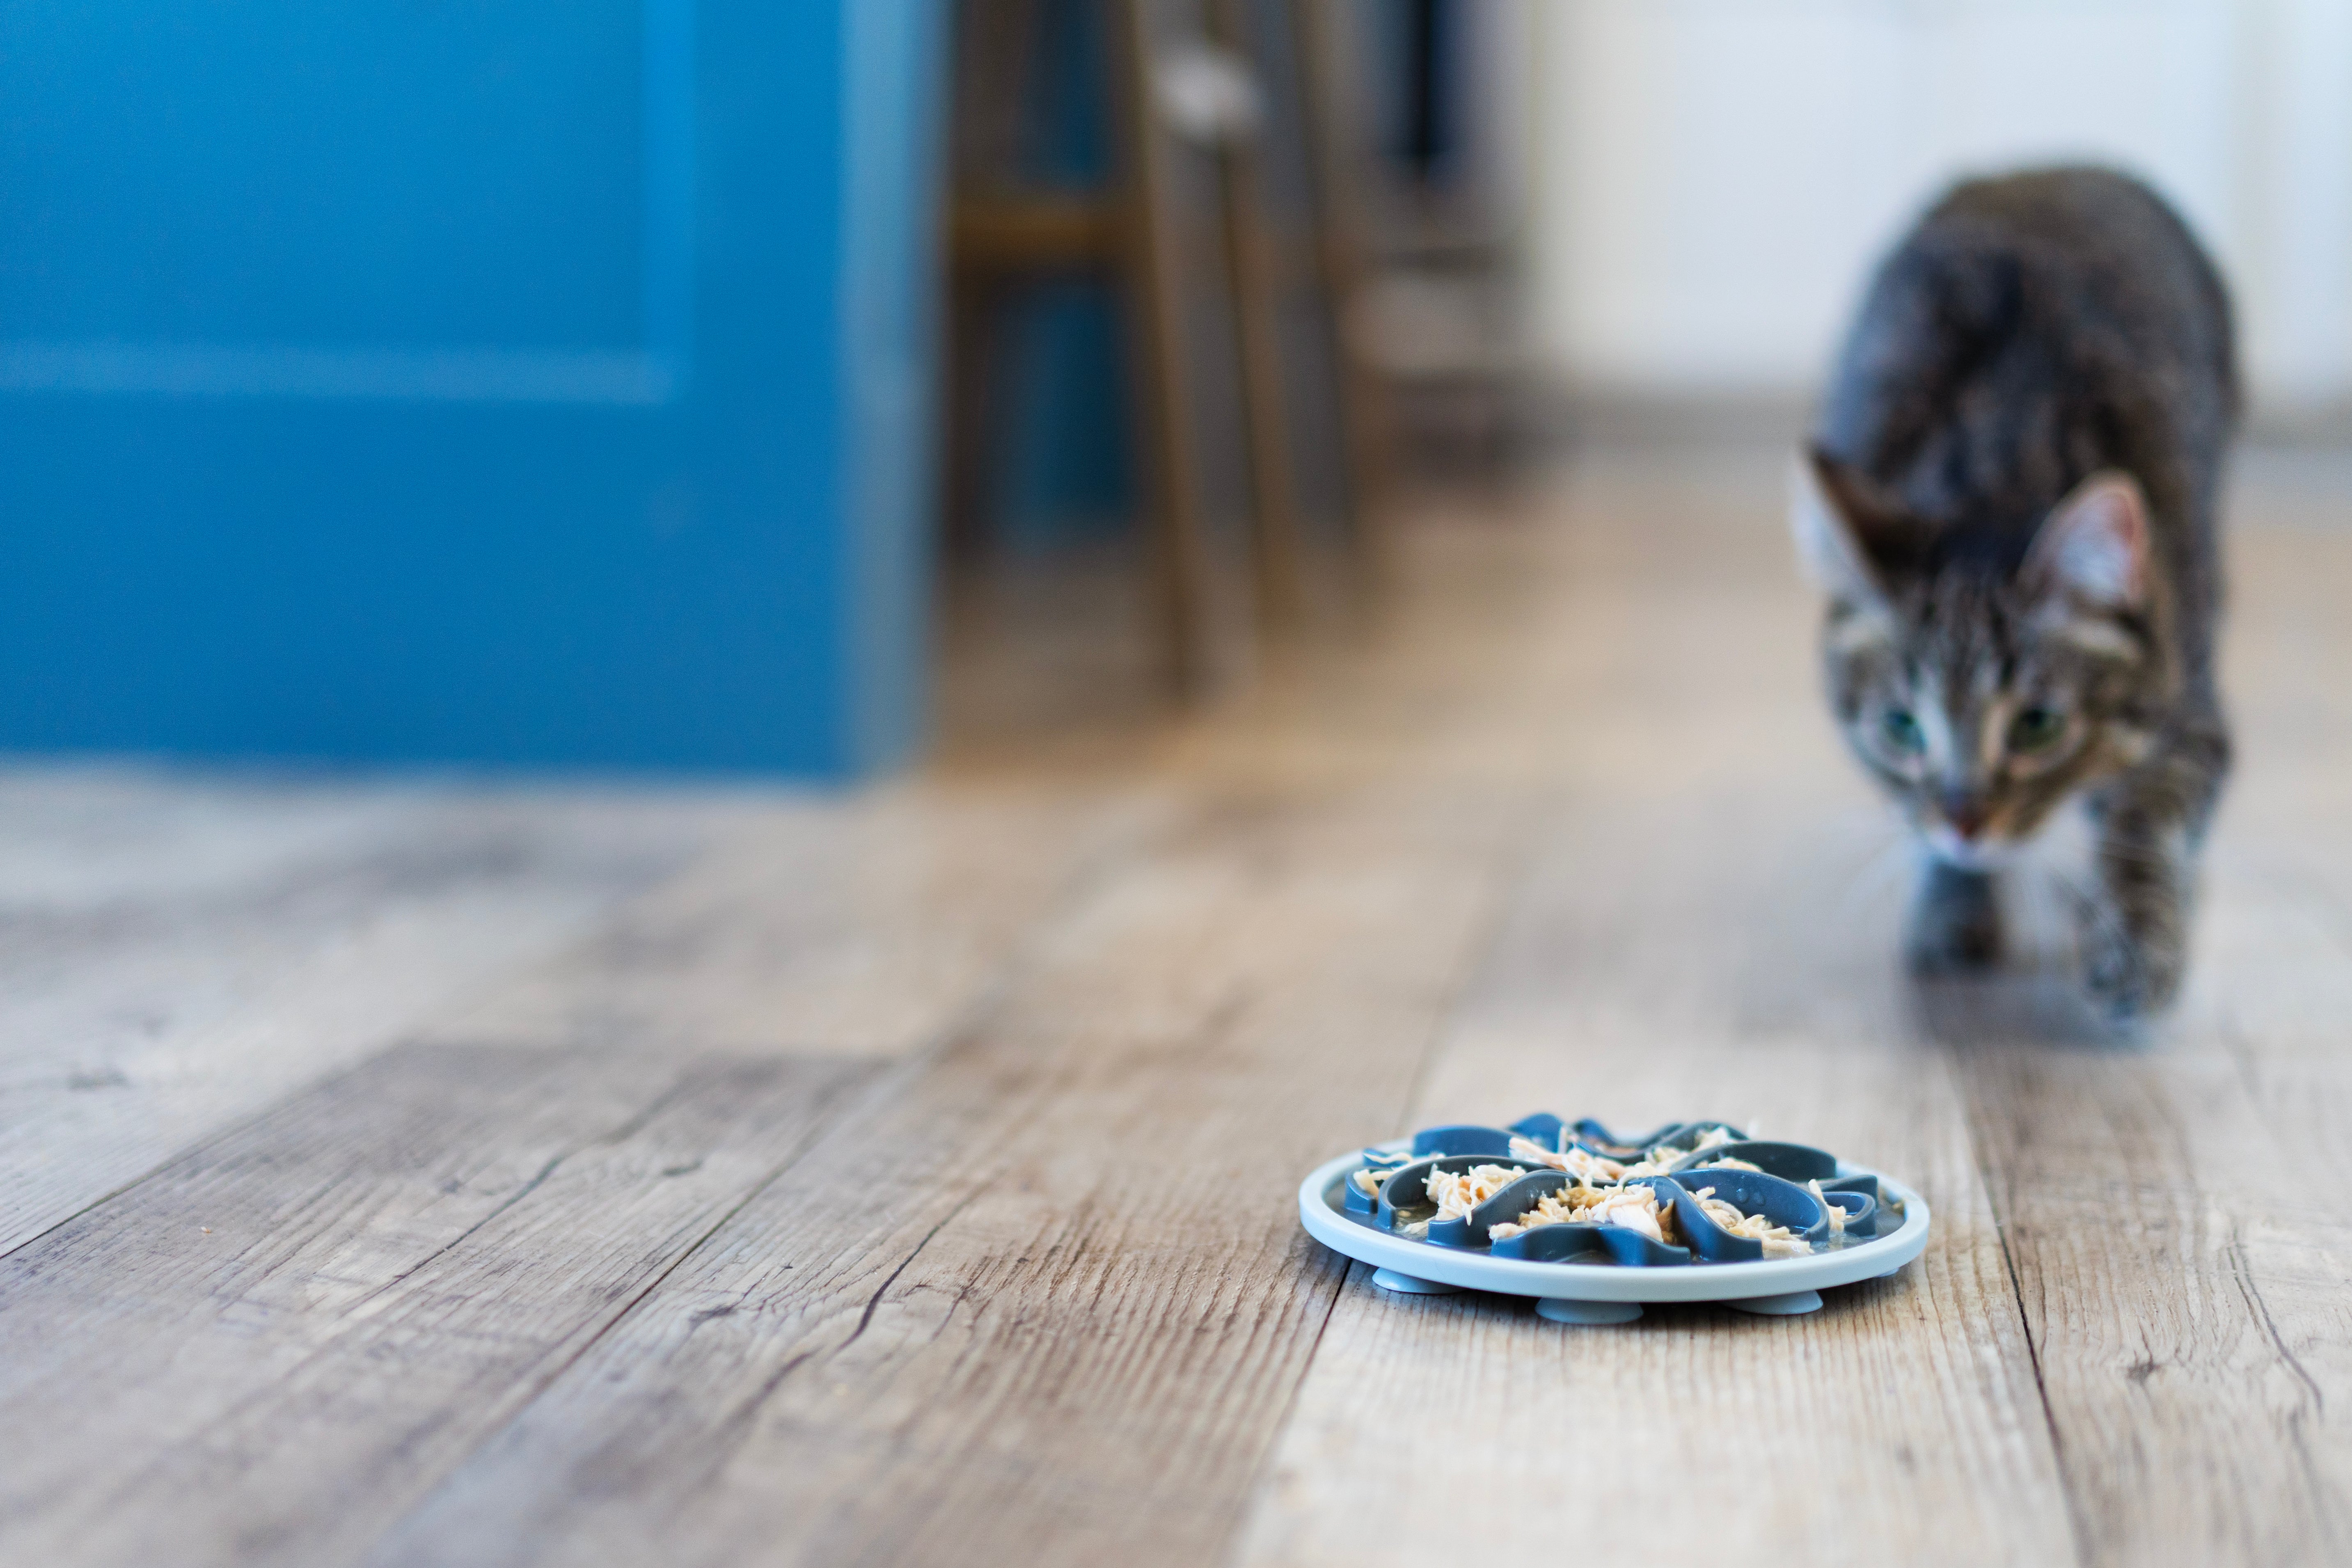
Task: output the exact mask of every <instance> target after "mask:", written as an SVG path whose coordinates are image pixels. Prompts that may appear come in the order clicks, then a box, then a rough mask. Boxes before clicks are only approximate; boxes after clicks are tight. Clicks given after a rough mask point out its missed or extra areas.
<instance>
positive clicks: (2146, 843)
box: [2081, 711, 2230, 1024]
mask: <svg viewBox="0 0 2352 1568" xmlns="http://www.w3.org/2000/svg"><path fill="white" fill-rule="evenodd" d="M2229 770H2230V737H2229V731H2227V729H2225V728H2224V727H2223V724H2222V722H2221V717H2220V715H2219V714H2218V713H2216V712H2211V711H2208V712H2206V713H2204V714H2202V715H2200V716H2199V717H2197V718H2195V719H2193V720H2191V721H2189V722H2187V723H2184V724H2182V725H2181V726H2180V727H2179V729H2177V730H2176V731H2174V732H2173V737H2172V739H2171V741H2170V742H2168V744H2167V745H2166V746H2165V747H2164V748H2163V749H2162V750H2161V751H2160V752H2158V756H2157V757H2156V758H2155V759H2154V760H2153V761H2152V762H2150V763H2147V764H2144V765H2142V766H2141V767H2140V768H2138V769H2137V770H2136V771H2135V772H2134V773H2132V774H2129V775H2127V776H2126V779H2125V781H2124V782H2123V783H2121V784H2119V785H2118V786H2116V787H2115V788H2114V789H2112V790H2111V791H2109V792H2108V793H2107V794H2106V795H2105V797H2104V798H2096V799H2095V800H2094V802H2093V805H2092V813H2091V815H2092V820H2093V822H2094V824H2095V826H2096V829H2097V840H2096V849H2095V872H2096V876H2095V884H2094V887H2093V889H2092V890H2091V892H2090V894H2089V896H2088V897H2086V898H2085V899H2084V900H2083V904H2082V910H2081V937H2082V949H2083V984H2084V988H2085V989H2087V990H2088V991H2089V993H2090V994H2091V999H2092V1001H2093V1002H2095V1004H2097V1005H2099V1006H2100V1007H2102V1008H2103V1009H2104V1010H2105V1012H2106V1014H2107V1015H2108V1016H2109V1017H2111V1018H2112V1019H2114V1020H2115V1021H2116V1022H2117V1023H2122V1024H2130V1023H2136V1022H2137V1021H2138V1020H2140V1019H2143V1018H2146V1017H2148V1016H2151V1015H2153V1014H2157V1013H2160V1012H2162V1011H2164V1010H2165V1009H2166V1008H2167V1007H2168V1006H2170V1005H2172V1002H2173V999H2174V998H2175V997H2176V996H2178V995H2179V992H2180V983H2181V979H2182V977H2183V976H2184V975H2185V974H2186V973H2188V968H2189V912H2190V904H2191V900H2192V897H2193V895H2194V893H2195V891H2196V879H2197V856H2198V852H2199V848H2200V845H2201V844H2202V842H2203V839H2204V837H2205V825H2206V823H2207V821H2208V819H2209V818H2210V816H2211V815H2212V810H2213V803H2214V801H2215V800H2216V799H2217V798H2218V797H2219V795H2221V783H2222V780H2223V779H2224V778H2225V777H2227V776H2228V773H2229Z"/></svg>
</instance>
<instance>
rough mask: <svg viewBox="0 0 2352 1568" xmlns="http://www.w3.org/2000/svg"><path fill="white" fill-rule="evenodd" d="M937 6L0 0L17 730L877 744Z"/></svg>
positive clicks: (915, 310)
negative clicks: (4, 1) (1, 1)
mask: <svg viewBox="0 0 2352 1568" xmlns="http://www.w3.org/2000/svg"><path fill="white" fill-rule="evenodd" d="M940 11H941V6H940V0H337V3H334V4H327V5H321V4H319V3H317V0H8V3H7V4H6V5H0V747H5V748H7V749H12V750H26V749H35V750H59V749H63V750H75V751H87V750H127V751H137V752H187V753H197V754H215V755H231V754H244V755H278V756H298V757H329V758H350V759H379V760H388V759H404V760H405V759H415V760H450V761H490V762H500V763H530V764H575V763H585V764H603V765H623V766H649V767H689V768H703V767H719V768H745V769H759V770H771V771H782V772H791V773H811V774H840V773H851V772H856V771H858V770H860V769H863V768H866V767H869V766H872V765H876V764H877V763H884V762H887V761H888V760H889V759H891V758H892V757H894V756H896V755H898V754H899V753H900V752H902V751H903V750H904V749H905V747H906V746H907V745H908V743H909V741H910V739H911V738H912V736H913V734H914V733H915V731H916V727H917V716H918V714H919V707H920V701H919V688H920V680H919V672H920V668H921V663H922V657H921V641H922V637H921V631H922V627H923V625H924V619H925V617H924V616H923V613H922V600H923V587H924V584H923V572H922V566H923V563H924V560H925V556H926V550H925V536H926V531H927V522H926V513H927V510H928V500H927V489H926V486H927V483H928V475H929V470H930V464H929V427H930V419H929V406H930V398H929V343H930V338H931V331H930V321H929V310H930V305H929V301H930V298H931V294H932V285H931V268H930V264H929V233H930V218H931V213H932V211H933V208H934V200H933V191H932V165H933V162H934V160H933V155H932V147H931V142H932V139H933V135H934V132H935V129H936V127H937V124H938V122H939V120H940V115H939V113H938V106H939V95H940V78H941V72H940V53H941V49H942V45H943V40H942V34H943V19H942V17H941V15H940Z"/></svg>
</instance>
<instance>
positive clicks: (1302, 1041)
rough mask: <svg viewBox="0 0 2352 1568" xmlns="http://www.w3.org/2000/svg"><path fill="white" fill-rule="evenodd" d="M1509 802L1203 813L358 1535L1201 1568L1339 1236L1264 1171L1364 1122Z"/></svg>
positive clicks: (1273, 1412)
mask: <svg viewBox="0 0 2352 1568" xmlns="http://www.w3.org/2000/svg"><path fill="white" fill-rule="evenodd" d="M1507 821H1508V816H1507V813H1497V812H1496V811H1494V810H1490V809H1481V803H1478V802H1475V801H1473V800H1458V799H1452V798H1447V799H1444V800H1439V801H1430V800H1427V799H1424V798H1414V797H1411V796H1408V797H1407V798H1404V799H1401V800H1391V799H1382V798H1373V799H1367V800H1353V801H1347V800H1342V801H1318V802H1316V803H1313V804H1312V805H1301V804H1298V803H1295V802H1292V803H1278V802H1277V803H1266V804H1259V805H1232V806H1229V807H1227V808H1226V809H1224V810H1223V811H1221V812H1212V813H1210V814H1208V815H1207V816H1206V817H1205V818H1204V819H1203V820H1202V822H1200V823H1199V824H1196V825H1194V826H1192V827H1191V828H1190V829H1188V830H1187V831H1185V832H1182V833H1180V834H1178V835H1175V836H1174V837H1172V838H1171V841H1169V842H1168V843H1166V844H1164V845H1161V846H1160V847H1155V849H1154V850H1153V851H1152V852H1151V853H1150V854H1148V855H1146V856H1144V857H1143V858H1141V859H1140V860H1139V863H1137V864H1136V865H1134V866H1132V867H1130V868H1128V869H1127V871H1126V872H1125V874H1123V875H1122V876H1121V877H1119V878H1118V879H1116V881H1115V882H1113V883H1111V884H1109V885H1107V886H1106V887H1104V888H1103V889H1101V891H1100V892H1099V894H1098V895H1097V897H1096V898H1095V899H1093V900H1089V901H1088V902H1087V904H1086V905H1084V906H1083V907H1082V908H1080V909H1079V910H1076V911H1075V912H1074V914H1073V915H1072V917H1071V918H1070V920H1069V921H1068V922H1067V924H1066V926H1064V927H1063V928H1062V929H1060V930H1059V931H1057V932H1056V933H1055V936H1054V939H1053V940H1052V942H1050V943H1049V944H1048V945H1047V946H1046V948H1045V952H1043V953H1042V954H1041V955H1040V956H1039V958H1038V960H1037V962H1036V964H1035V967H1034V970H1033V971H1032V972H1031V973H1028V974H1026V975H1024V977H1022V978H1021V979H1020V980H1018V981H1017V982H1016V983H1015V984H1014V985H1013V987H1012V988H1011V989H1010V990H1009V991H1008V993H1007V994H1006V996H1005V997H1004V999H1003V1002H1002V1004H1001V1005H999V1006H998V1007H997V1008H996V1009H994V1010H993V1011H992V1013H991V1014H990V1016H988V1017H986V1018H985V1019H984V1020H983V1021H982V1022H981V1023H980V1024H979V1025H978V1026H976V1027H975V1028H974V1029H973V1030H972V1031H971V1034H970V1035H969V1036H968V1037H966V1038H964V1039H962V1040H960V1041H959V1042H957V1043H956V1044H955V1045H954V1046H953V1047H951V1048H950V1050H949V1051H948V1052H947V1053H946V1054H945V1055H944V1056H943V1057H942V1058H940V1060H939V1062H938V1063H937V1065H936V1066H935V1067H934V1068H931V1069H930V1070H929V1071H928V1072H926V1073H924V1074H923V1075H921V1076H920V1077H919V1078H918V1079H915V1080H913V1081H912V1082H910V1083H909V1084H908V1087H907V1088H906V1089H905V1091H904V1092H903V1093H900V1094H896V1095H893V1096H891V1097H890V1098H888V1099H887V1100H882V1101H879V1102H877V1104H876V1106H875V1107H874V1109H873V1111H872V1113H871V1114H870V1115H868V1116H862V1117H859V1118H856V1119H854V1120H851V1121H847V1122H845V1124H844V1125H842V1126H841V1127H839V1128H838V1129H836V1130H835V1131H834V1132H833V1133H832V1134H831V1135H830V1136H828V1138H827V1139H826V1140H825V1141H824V1142H823V1143H821V1144H820V1145H818V1146H817V1147H816V1148H815V1149H814V1150H813V1151H812V1152H810V1153H809V1154H808V1155H807V1156H806V1157H805V1158H804V1159H803V1160H802V1161H801V1162H800V1163H799V1164H798V1165H796V1166H795V1167H794V1168H793V1171H791V1172H789V1173H786V1175H785V1176H784V1177H783V1178H782V1179H781V1180H779V1181H778V1182H777V1183H776V1184H774V1185H773V1186H772V1187H771V1188H770V1189H768V1190H767V1191H766V1192H765V1193H763V1194H761V1197H760V1198H759V1199H757V1200H756V1201H754V1202H753V1203H752V1204H751V1205H749V1206H748V1207H747V1208H746V1209H745V1210H744V1211H743V1213H742V1214H741V1215H738V1216H737V1217H736V1218H735V1219H734V1220H733V1221H731V1222H730V1224H729V1225H728V1226H726V1227H725V1228H724V1229H723V1230H722V1231H721V1232H720V1233H719V1235H718V1236H716V1237H713V1238H712V1240H711V1242H710V1243H709V1246H707V1247H704V1248H703V1249H702V1251H701V1252H699V1253H698V1254H697V1255H696V1257H695V1258H693V1259H691V1260H690V1261H689V1262H688V1264H687V1265H686V1266H685V1267H683V1268H680V1269H678V1270H677V1273H675V1274H674V1275H672V1276H671V1277H670V1278H669V1279H667V1280H666V1281H665V1282H664V1283H663V1285H662V1287H661V1288H660V1289H659V1290H657V1291H656V1293H655V1294H654V1295H653V1296H652V1297H650V1298H649V1299H648V1300H646V1303H645V1304H644V1305H643V1306H642V1307H640V1308H639V1309H638V1310H636V1311H635V1312H634V1313H632V1314H631V1315H630V1317H629V1318H628V1320H627V1321H625V1323H623V1324H622V1325H621V1326H620V1327H619V1328H618V1329H617V1330H616V1331H614V1332H613V1333H612V1334H610V1335H608V1336H606V1338H605V1339H604V1340H603V1341H602V1342H599V1344H598V1345H597V1346H596V1347H595V1349H594V1350H593V1352H590V1353H589V1354H588V1355H586V1356H584V1357H583V1358H582V1360H581V1361H580V1363H578V1364H577V1365H576V1366H574V1367H573V1368H572V1369H571V1370H570V1371H569V1372H568V1373H566V1375H565V1376H564V1377H563V1378H562V1380H561V1381H560V1383H559V1384H558V1385H557V1386H556V1387H554V1388H552V1389H551V1390H550V1391H549V1393H548V1394H546V1395H545V1396H544V1397H542V1398H541V1399H540V1400H539V1401H538V1402H537V1403H536V1404H535V1405H533V1406H532V1407H531V1409H530V1411H529V1412H528V1413H527V1414H526V1415H524V1416H523V1417H522V1418H521V1419H520V1421H518V1422H517V1423H516V1424H515V1426H513V1428H512V1429H510V1430H509V1432H507V1433H506V1434H504V1435H503V1436H501V1438H500V1439H499V1442H498V1443H497V1444H496V1445H495V1446H493V1447H492V1448H490V1449H489V1450H488V1452H487V1453H486V1454H485V1455H484V1456H483V1457H482V1458H481V1459H480V1460H479V1461H478V1462H477V1463H475V1464H473V1465H471V1466H468V1467H467V1469H466V1470H465V1472H464V1473H463V1474H462V1475H460V1476H458V1477H457V1478H454V1479H452V1481H451V1482H450V1483H449V1485H447V1486H446V1487H445V1488H444V1489H442V1490H441V1492H440V1493H439V1494H438V1495H436V1497H435V1498H433V1499H432V1500H429V1501H428V1502H427V1503H426V1504H425V1506H424V1507H423V1508H422V1509H420V1510H418V1511H417V1513H416V1514H415V1516H414V1517H413V1518H412V1519H410V1520H409V1521H407V1522H406V1523H405V1524H404V1527H403V1528H402V1530H401V1531H399V1532H398V1533H396V1534H395V1535H394V1536H393V1537H392V1538H391V1539H390V1540H389V1541H388V1542H386V1543H385V1545H384V1546H383V1549H382V1550H381V1551H380V1552H379V1553H378V1557H377V1559H376V1560H377V1561H379V1562H387V1563H578V1562H594V1563H630V1562H641V1561H646V1560H651V1559H658V1560H661V1561H664V1562H667V1563H731V1562H740V1561H782V1562H811V1563H815V1562H823V1563H1041V1564H1042V1563H1101V1562H1107V1561H1121V1562H1133V1563H1193V1562H1201V1561H1203V1560H1207V1559H1209V1558H1212V1557H1213V1556H1214V1555H1215V1553H1216V1552H1217V1551H1218V1550H1219V1548H1220V1546H1221V1545H1222V1543H1223V1541H1224V1539H1225V1538H1226V1536H1227V1535H1228V1533H1229V1532H1230V1530H1231V1528H1232V1521H1233V1520H1234V1517H1235V1516H1236V1515H1237V1513H1238V1510H1239V1509H1240V1506H1241V1503H1242V1500H1243V1499H1244V1496H1245V1495H1246V1493H1247V1490H1248V1489H1249V1487H1250V1485H1251V1484H1252V1480H1253V1479H1254V1476H1255V1468H1256V1464H1257V1460H1258V1458H1259V1456H1260V1455H1261V1454H1262V1453H1263V1452H1264V1450H1265V1447H1266V1446H1267V1445H1268V1443H1269V1442H1270V1441H1271V1438H1272V1435H1273V1432H1274V1429H1275V1426H1276V1423H1277V1421H1278V1420H1279V1419H1280V1417H1281V1415H1282V1413H1283V1411H1284V1409H1285V1408H1286V1405H1287V1403H1288V1399H1289V1390H1290V1389H1291V1387H1292V1386H1293V1384H1295V1383H1296V1381H1297V1377H1298V1376H1299V1374H1300V1373H1301V1372H1302V1371H1303V1370H1304V1368H1305V1365H1306V1363H1307V1356H1308V1354H1309V1353H1310V1352H1311V1350H1312V1348H1313V1346H1314V1343H1315V1340H1316V1337H1317V1335H1318V1332H1319V1331H1320V1329H1321V1327H1322V1323H1323V1321H1324V1318H1325V1316H1326V1314H1327V1313H1328V1310H1329V1304H1330V1299H1331V1294H1332V1291H1333V1289H1335V1287H1336V1285H1337V1282H1338V1279H1339V1272H1340V1270H1339V1268H1338V1267H1337V1266H1336V1265H1335V1264H1334V1263H1333V1262H1332V1261H1331V1260H1330V1259H1329V1258H1328V1256H1327V1255H1324V1254H1322V1253H1321V1252H1320V1249H1318V1248H1317V1247H1314V1246H1313V1245H1312V1244H1311V1243H1308V1242H1307V1241H1306V1240H1305V1239H1304V1238H1303V1237H1300V1236H1299V1235H1298V1234H1297V1226H1296V1222H1295V1219H1294V1218H1293V1217H1292V1216H1291V1215H1289V1214H1288V1213H1286V1211H1285V1210H1284V1209H1283V1208H1282V1207H1281V1206H1280V1205H1275V1204H1269V1203H1268V1202H1266V1201H1265V1196H1264V1194H1266V1193H1268V1192H1279V1191H1281V1190H1284V1189H1285V1188H1286V1186H1287V1185H1288V1184H1289V1183H1290V1181H1291V1180H1293V1179H1294V1175H1295V1173H1296V1172H1297V1170H1298V1169H1300V1168H1302V1167H1303V1164H1304V1163H1306V1162H1308V1161H1310V1160H1311V1159H1312V1158H1313V1157H1314V1156H1315V1154H1316V1152H1318V1150H1322V1149H1325V1148H1327V1147H1328V1146H1329V1145H1330V1144H1331V1143H1332V1142H1335V1141H1338V1142H1342V1143H1344V1142H1345V1141H1346V1139H1347V1138H1348V1136H1349V1130H1350V1129H1352V1128H1355V1127H1360V1126H1361V1125H1363V1124H1365V1123H1366V1122H1368V1121H1369V1122H1373V1123H1377V1124H1386V1123H1388V1122H1390V1121H1392V1120H1393V1118H1394V1116H1395V1115H1396V1111H1397V1108H1398V1107H1399V1106H1400V1105H1401V1104H1402V1100H1403V1098H1404V1096H1405V1094H1406V1091H1407V1089H1408V1087H1409V1085H1410V1083H1411V1081H1412V1077H1413V1075H1414V1073H1415V1072H1416V1070H1417V1069H1418V1068H1419V1066H1420V1063H1421V1059H1422V1057H1423V1052H1424V1050H1425V1048H1426V1047H1427V1043H1428V1037H1429V1034H1430V1031H1431V1029H1432V1027H1433V1023H1434V1017H1435V1014H1436V1011H1437V1009H1438V1008H1439V1006H1440V1005H1442V1003H1443V1001H1444V997H1445V995H1446V994H1448V992H1449V990H1450V988H1451V986H1452V984H1454V980H1455V978H1456V976H1457V973H1458V970H1459V967H1460V965H1461V963H1463V961H1464V957H1465V950H1466V949H1467V947H1468V946H1469V944H1470V943H1471V942H1472V941H1473V940H1474V938H1475V935H1476V934H1477V933H1478V932H1479V931H1480V930H1481V929H1482V928H1483V922H1484V921H1485V918H1486V909H1487V901H1488V900H1489V898H1490V896H1491V893H1492V889H1493V887H1494V883H1495V881H1496V876H1497V871H1496V866H1495V851H1496V847H1497V844H1498V840H1499V839H1500V838H1501V837H1502V836H1503V834H1504V832H1505V828H1506V824H1507Z"/></svg>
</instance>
